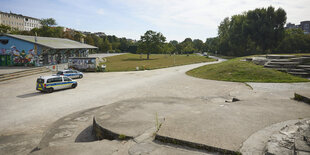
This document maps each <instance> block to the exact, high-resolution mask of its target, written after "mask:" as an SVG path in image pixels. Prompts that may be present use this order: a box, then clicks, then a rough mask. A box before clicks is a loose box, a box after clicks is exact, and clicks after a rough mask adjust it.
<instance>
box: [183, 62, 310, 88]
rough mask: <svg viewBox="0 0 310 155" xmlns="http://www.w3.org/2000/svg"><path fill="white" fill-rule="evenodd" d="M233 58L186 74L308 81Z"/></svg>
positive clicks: (234, 79) (241, 79)
mask: <svg viewBox="0 0 310 155" xmlns="http://www.w3.org/2000/svg"><path fill="white" fill-rule="evenodd" d="M242 59H244V57H241V58H235V59H231V60H228V61H225V62H222V63H218V64H212V65H206V66H202V67H199V68H195V69H193V70H190V71H188V72H187V73H186V74H187V75H190V76H194V77H198V78H203V79H211V80H220V81H232V82H277V83H280V82H310V80H308V79H305V78H300V77H296V76H293V75H290V74H288V73H283V72H280V71H277V70H274V69H269V68H264V67H263V66H259V65H255V64H253V63H251V62H246V61H240V60H242Z"/></svg>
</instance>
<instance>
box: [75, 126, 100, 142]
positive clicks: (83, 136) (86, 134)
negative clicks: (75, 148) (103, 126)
mask: <svg viewBox="0 0 310 155" xmlns="http://www.w3.org/2000/svg"><path fill="white" fill-rule="evenodd" d="M93 141H97V138H96V136H95V135H94V134H93V126H92V125H91V126H89V127H87V128H86V129H84V130H83V131H82V132H81V133H80V134H79V135H78V136H77V137H76V139H75V142H77V143H78V142H93Z"/></svg>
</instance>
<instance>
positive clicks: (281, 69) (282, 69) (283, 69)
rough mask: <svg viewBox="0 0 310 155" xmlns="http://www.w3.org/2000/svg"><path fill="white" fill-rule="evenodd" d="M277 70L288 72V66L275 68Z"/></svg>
mask: <svg viewBox="0 0 310 155" xmlns="http://www.w3.org/2000/svg"><path fill="white" fill-rule="evenodd" d="M273 69H275V70H278V71H281V72H287V70H288V69H287V68H273Z"/></svg>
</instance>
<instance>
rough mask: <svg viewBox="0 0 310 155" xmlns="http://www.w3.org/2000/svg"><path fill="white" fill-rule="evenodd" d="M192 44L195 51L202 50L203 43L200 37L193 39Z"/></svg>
mask: <svg viewBox="0 0 310 155" xmlns="http://www.w3.org/2000/svg"><path fill="white" fill-rule="evenodd" d="M193 44H194V48H195V51H197V52H200V53H201V52H203V46H204V44H203V41H202V40H200V39H194V40H193Z"/></svg>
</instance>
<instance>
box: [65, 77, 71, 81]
mask: <svg viewBox="0 0 310 155" xmlns="http://www.w3.org/2000/svg"><path fill="white" fill-rule="evenodd" d="M64 81H72V80H71V79H69V78H67V77H64Z"/></svg>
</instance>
